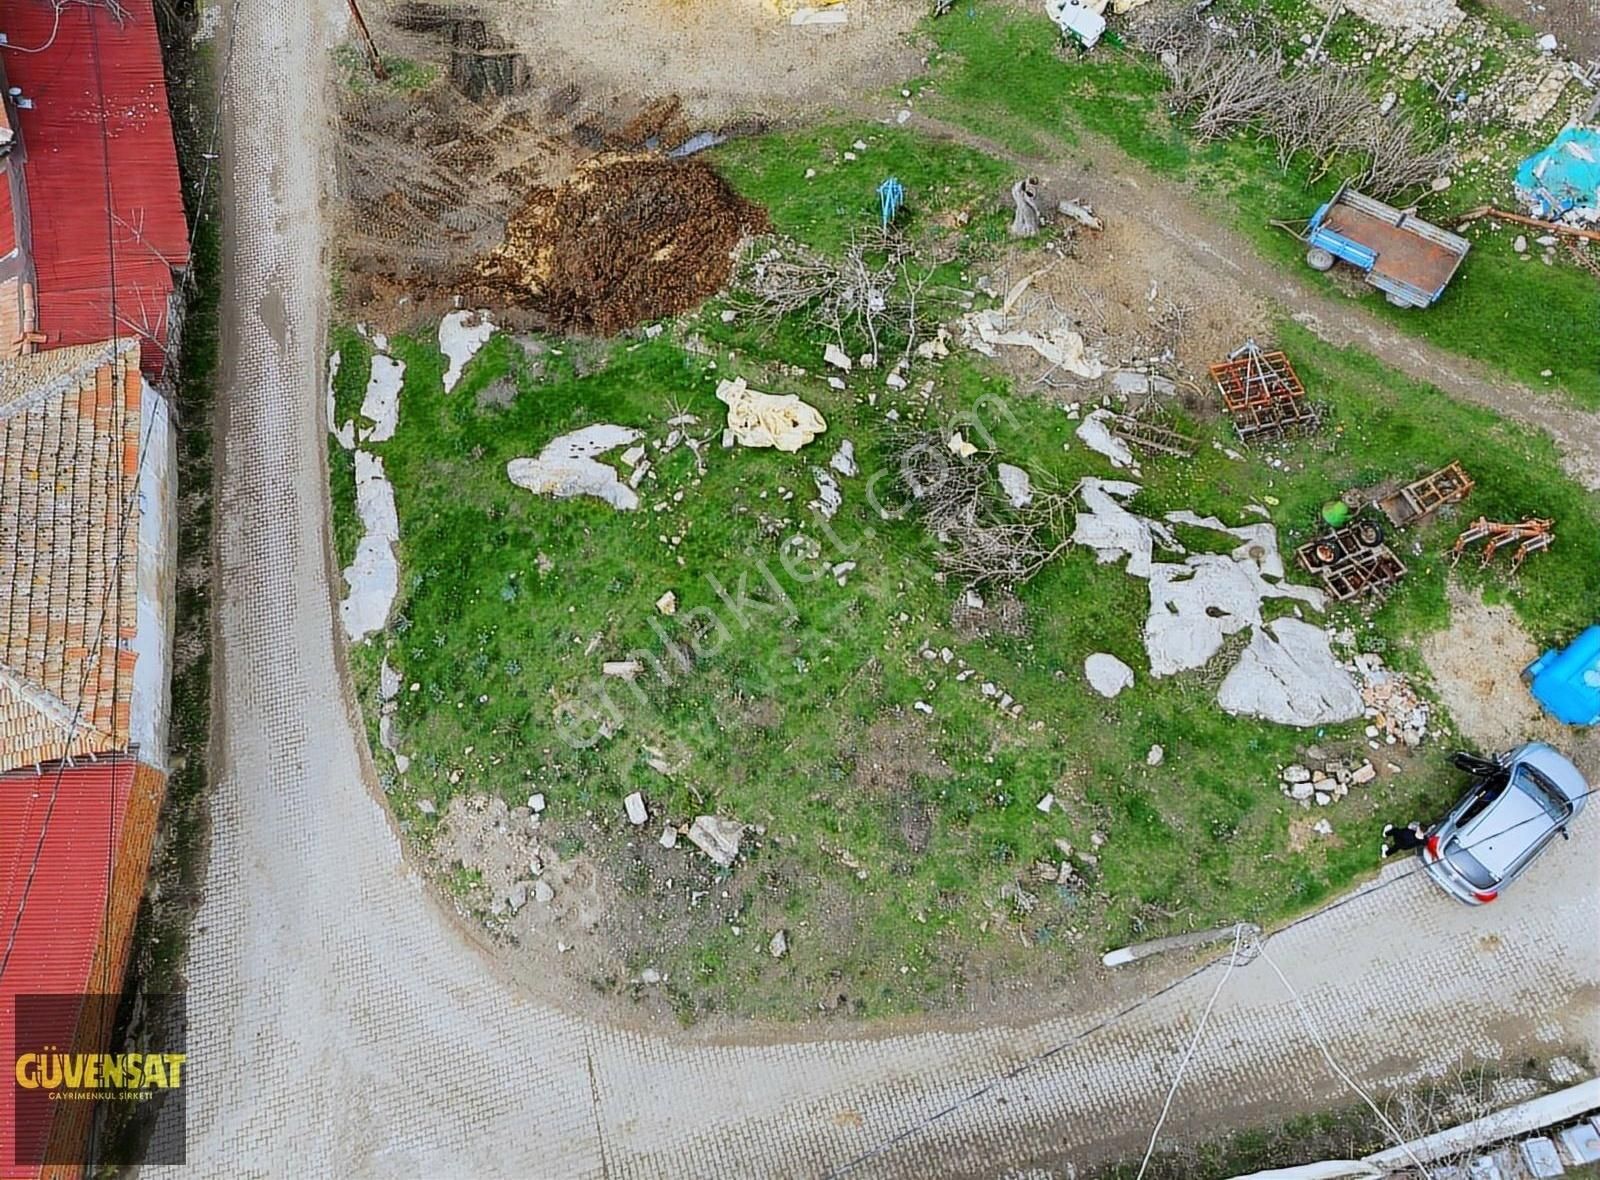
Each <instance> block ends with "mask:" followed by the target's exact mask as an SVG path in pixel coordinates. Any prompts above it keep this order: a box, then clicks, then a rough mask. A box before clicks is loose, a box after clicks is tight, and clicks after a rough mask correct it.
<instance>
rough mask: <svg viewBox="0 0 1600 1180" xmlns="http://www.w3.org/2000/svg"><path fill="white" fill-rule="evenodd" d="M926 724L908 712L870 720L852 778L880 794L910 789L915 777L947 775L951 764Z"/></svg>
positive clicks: (856, 752) (932, 778)
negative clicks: (938, 750)
mask: <svg viewBox="0 0 1600 1180" xmlns="http://www.w3.org/2000/svg"><path fill="white" fill-rule="evenodd" d="M933 743H934V735H933V733H932V732H930V731H929V729H928V726H927V725H925V724H923V723H922V722H921V721H920V720H918V719H915V718H913V717H911V716H909V715H907V714H903V713H902V714H893V713H891V714H886V715H885V716H883V717H880V718H879V719H878V720H877V721H875V722H873V724H872V726H871V727H870V728H869V729H868V730H867V732H866V734H865V735H864V737H863V738H862V740H861V743H860V745H859V746H858V748H856V749H854V750H851V751H847V753H849V754H851V755H853V756H854V758H855V774H854V777H853V781H854V783H855V785H856V786H857V787H859V788H861V789H862V790H863V791H871V792H873V793H875V794H882V795H901V794H905V793H908V792H913V791H914V790H915V788H916V784H917V781H918V780H919V779H920V780H923V781H927V782H937V781H940V780H942V779H947V778H949V777H950V773H951V771H950V767H949V766H948V765H946V764H945V762H944V760H943V759H942V758H940V757H939V755H938V753H937V752H935V750H934V748H933Z"/></svg>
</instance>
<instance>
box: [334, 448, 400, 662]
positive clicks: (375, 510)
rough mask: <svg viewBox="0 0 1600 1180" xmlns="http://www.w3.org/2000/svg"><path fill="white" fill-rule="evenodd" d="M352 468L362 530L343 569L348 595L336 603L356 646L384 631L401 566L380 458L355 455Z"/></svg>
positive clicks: (391, 504)
mask: <svg viewBox="0 0 1600 1180" xmlns="http://www.w3.org/2000/svg"><path fill="white" fill-rule="evenodd" d="M355 465H356V515H357V516H359V517H360V518H361V525H362V529H363V532H362V535H361V540H360V541H359V542H358V543H357V545H356V556H355V560H354V561H352V562H351V563H350V564H349V565H348V566H346V567H345V569H344V580H345V584H346V585H347V586H349V588H350V593H349V595H348V596H347V597H346V598H345V599H344V600H343V601H342V602H340V603H339V618H340V621H341V622H343V623H344V629H345V635H346V636H347V637H348V638H349V639H350V641H351V642H352V643H359V642H360V641H361V640H363V639H365V638H366V637H367V636H368V635H370V634H372V633H374V632H377V631H382V630H383V628H384V626H385V625H386V624H387V623H388V620H389V608H390V607H392V606H393V605H394V599H395V595H396V594H398V593H399V592H400V563H399V561H398V560H397V559H396V557H395V553H394V543H395V542H396V541H397V540H399V538H400V516H399V513H398V512H397V511H396V509H395V503H394V487H393V486H392V485H391V484H390V483H389V478H388V476H387V475H385V474H384V470H383V459H382V457H380V456H377V455H370V454H368V453H367V452H366V451H357V452H356V453H355Z"/></svg>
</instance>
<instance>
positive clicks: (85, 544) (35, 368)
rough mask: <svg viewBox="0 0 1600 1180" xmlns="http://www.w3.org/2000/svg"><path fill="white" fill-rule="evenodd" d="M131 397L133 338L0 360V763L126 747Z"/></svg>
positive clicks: (136, 380)
mask: <svg viewBox="0 0 1600 1180" xmlns="http://www.w3.org/2000/svg"><path fill="white" fill-rule="evenodd" d="M140 395H141V384H140V377H139V347H138V344H137V343H136V342H133V341H125V342H122V343H119V344H115V345H113V344H91V345H82V346H79V347H75V348H63V349H55V350H53V351H50V352H44V353H39V354H37V355H34V356H27V357H20V358H16V359H14V360H10V361H7V362H6V364H5V366H4V367H3V369H0V772H4V771H6V770H12V769H16V768H18V767H22V766H33V765H36V764H38V763H40V762H47V761H50V760H51V759H55V758H62V757H67V756H70V755H77V754H88V753H100V752H104V751H107V750H114V749H123V748H125V747H126V746H127V743H128V719H129V712H130V711H129V700H130V698H131V695H132V689H133V664H134V658H135V657H134V653H133V652H132V651H130V650H128V649H127V647H126V646H125V644H126V642H127V641H128V640H131V639H132V638H133V636H134V628H135V625H136V622H137V617H138V597H137V576H138V540H139V521H138V496H137V495H136V494H135V493H136V490H137V485H138V453H139V446H140V441H141V440H140V435H139V402H140ZM124 511H126V512H127V519H126V520H124V519H123V513H124Z"/></svg>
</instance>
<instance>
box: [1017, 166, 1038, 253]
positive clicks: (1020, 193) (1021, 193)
mask: <svg viewBox="0 0 1600 1180" xmlns="http://www.w3.org/2000/svg"><path fill="white" fill-rule="evenodd" d="M1038 196H1039V185H1038V182H1036V181H1035V180H1034V179H1033V177H1031V176H1029V177H1025V178H1024V179H1022V180H1019V181H1017V183H1016V184H1014V185H1012V186H1011V200H1012V202H1013V203H1014V204H1015V205H1016V207H1017V212H1016V215H1015V216H1013V217H1012V218H1011V236H1012V237H1014V238H1032V237H1037V236H1038V234H1039V200H1038Z"/></svg>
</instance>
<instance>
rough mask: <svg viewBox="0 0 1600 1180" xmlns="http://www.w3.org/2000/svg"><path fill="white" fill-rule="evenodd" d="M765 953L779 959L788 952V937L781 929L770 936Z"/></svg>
mask: <svg viewBox="0 0 1600 1180" xmlns="http://www.w3.org/2000/svg"><path fill="white" fill-rule="evenodd" d="M767 953H768V954H770V955H771V956H772V957H773V958H774V959H781V958H783V956H784V955H786V954H788V953H789V937H788V935H787V934H785V933H784V932H783V931H782V930H780V931H778V932H777V933H776V934H774V935H773V936H772V941H771V942H769V943H768V944H767Z"/></svg>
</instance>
